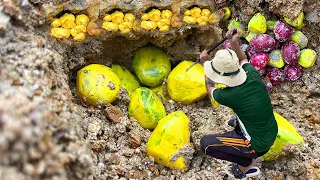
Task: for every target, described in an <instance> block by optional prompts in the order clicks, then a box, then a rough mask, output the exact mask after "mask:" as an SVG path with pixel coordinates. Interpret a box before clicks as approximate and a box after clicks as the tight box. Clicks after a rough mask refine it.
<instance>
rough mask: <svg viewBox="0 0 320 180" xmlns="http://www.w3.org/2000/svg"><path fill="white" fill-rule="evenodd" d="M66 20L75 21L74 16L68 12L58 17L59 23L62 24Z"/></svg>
mask: <svg viewBox="0 0 320 180" xmlns="http://www.w3.org/2000/svg"><path fill="white" fill-rule="evenodd" d="M66 20H70V21H73V22H75V20H76V17H75V16H74V15H73V14H69V13H66V14H64V15H63V16H61V17H60V21H61V24H64V22H65V21H66Z"/></svg>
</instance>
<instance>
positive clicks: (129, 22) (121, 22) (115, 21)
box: [102, 11, 136, 34]
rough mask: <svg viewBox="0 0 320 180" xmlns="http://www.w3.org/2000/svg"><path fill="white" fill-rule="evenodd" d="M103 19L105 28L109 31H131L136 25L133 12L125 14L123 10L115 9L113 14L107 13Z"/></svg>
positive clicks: (123, 32) (125, 32)
mask: <svg viewBox="0 0 320 180" xmlns="http://www.w3.org/2000/svg"><path fill="white" fill-rule="evenodd" d="M103 21H104V22H103V24H102V28H103V29H105V30H106V31H109V32H117V31H120V32H121V33H122V34H127V33H129V32H130V31H131V30H132V29H134V28H135V26H136V25H135V24H136V22H135V21H136V17H135V16H134V15H133V14H132V13H126V14H124V13H123V12H121V11H115V12H114V13H112V14H106V15H105V16H104V18H103Z"/></svg>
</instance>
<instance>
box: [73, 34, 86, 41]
mask: <svg viewBox="0 0 320 180" xmlns="http://www.w3.org/2000/svg"><path fill="white" fill-rule="evenodd" d="M73 39H74V40H76V41H83V40H84V39H86V34H85V33H78V34H76V35H75V36H74V37H73Z"/></svg>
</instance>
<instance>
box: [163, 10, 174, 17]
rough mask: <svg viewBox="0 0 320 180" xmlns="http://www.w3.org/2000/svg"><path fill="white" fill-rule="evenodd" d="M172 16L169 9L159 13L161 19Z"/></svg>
mask: <svg viewBox="0 0 320 180" xmlns="http://www.w3.org/2000/svg"><path fill="white" fill-rule="evenodd" d="M171 17H172V12H171V11H170V10H167V9H166V10H163V11H162V13H161V18H162V19H170V18H171Z"/></svg>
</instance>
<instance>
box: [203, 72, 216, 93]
mask: <svg viewBox="0 0 320 180" xmlns="http://www.w3.org/2000/svg"><path fill="white" fill-rule="evenodd" d="M205 83H206V89H207V93H208V96H209V97H211V93H212V90H213V89H214V87H215V84H214V82H213V81H211V80H210V79H209V78H208V77H207V76H205Z"/></svg>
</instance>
